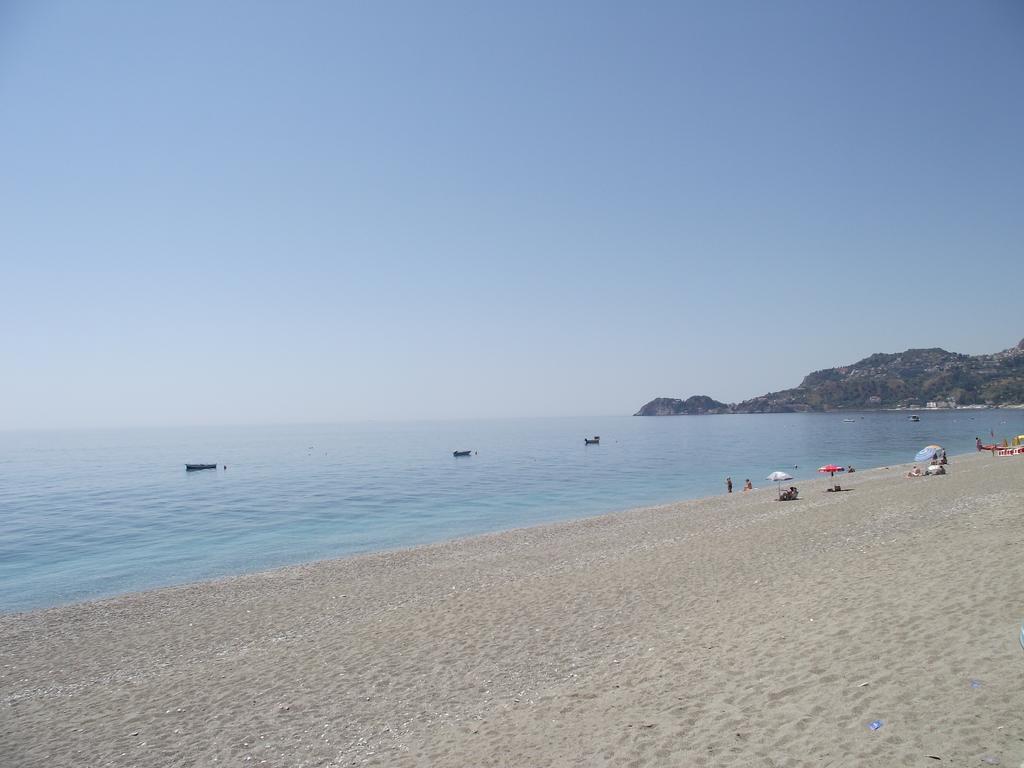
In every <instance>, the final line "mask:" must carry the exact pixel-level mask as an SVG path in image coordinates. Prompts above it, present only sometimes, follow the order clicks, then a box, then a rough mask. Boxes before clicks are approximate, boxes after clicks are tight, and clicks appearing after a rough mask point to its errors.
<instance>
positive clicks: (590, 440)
mask: <svg viewBox="0 0 1024 768" xmlns="http://www.w3.org/2000/svg"><path fill="white" fill-rule="evenodd" d="M583 444H584V445H600V444H601V436H600V435H594V436H593V437H584V438H583Z"/></svg>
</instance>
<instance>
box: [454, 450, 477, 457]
mask: <svg viewBox="0 0 1024 768" xmlns="http://www.w3.org/2000/svg"><path fill="white" fill-rule="evenodd" d="M471 453H472V451H452V456H469V454H471Z"/></svg>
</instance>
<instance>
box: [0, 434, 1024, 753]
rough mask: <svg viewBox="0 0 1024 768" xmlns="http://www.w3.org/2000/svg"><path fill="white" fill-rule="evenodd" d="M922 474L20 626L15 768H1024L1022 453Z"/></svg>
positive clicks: (611, 521)
mask: <svg viewBox="0 0 1024 768" xmlns="http://www.w3.org/2000/svg"><path fill="white" fill-rule="evenodd" d="M908 468H909V466H900V467H891V468H879V469H873V470H870V471H861V472H857V473H856V474H854V475H850V476H847V477H842V478H837V480H836V482H839V483H841V484H842V485H843V486H844V487H846V486H849V487H850V488H852V489H853V490H851V491H849V492H842V493H827V492H825V489H826V487H827V486H828V485H830V482H831V481H829V480H828V478H824V479H821V480H816V481H814V482H810V483H801V484H800V490H801V497H800V499H799V500H797V501H795V502H778V501H776V500H775V495H776V494H775V489H774V488H773V487H763V488H758V489H756V490H754V491H753V492H749V493H733V494H732V495H729V496H726V495H722V496H720V497H717V498H713V499H703V500H699V501H692V502H685V503H679V504H672V505H667V506H661V507H655V508H649V509H640V510H632V511H629V512H624V513H621V514H615V515H609V516H604V517H600V518H592V519H585V520H579V521H575V522H571V523H564V524H557V525H547V526H542V527H537V528H530V529H523V530H516V531H511V532H507V533H501V534H495V535H488V536H480V537H476V538H472V539H466V540H461V541H454V542H449V543H446V544H441V545H434V546H425V547H418V548H414V549H408V550H402V551H396V552H389V553H383V554H376V555H370V556H362V557H356V558H351V559H346V560H338V561H329V562H320V563H314V564H310V565H306V566H298V567H292V568H285V569H281V570H276V571H271V572H266V573H259V574H253V575H248V576H242V577H238V578H233V579H229V580H224V581H218V582H213V583H203V584H194V585H189V586H184V587H176V588H171V589H163V590H158V591H154V592H148V593H142V594H134V595H128V596H124V597H120V598H116V599H112V600H104V601H98V602H92V603H83V604H77V605H71V606H66V607H61V608H55V609H51V610H46V611H39V612H34V613H27V614H19V615H7V616H0V707H2V709H0V766H5V767H6V768H21V767H22V766H40V767H43V766H45V767H46V768H57V767H58V766H76V768H77V767H81V766H87V767H89V768H99V767H100V766H147V767H149V766H193V765H196V766H274V767H279V766H349V765H375V766H662V765H664V766H705V765H706V766H766V767H767V766H815V767H816V768H821V767H822V766H886V767H887V768H888V767H890V766H932V765H935V766H976V765H977V766H983V765H997V764H998V765H1004V766H1013V768H1018V766H1020V765H1021V764H1022V763H1024V649H1022V648H1021V646H1020V642H1019V636H1020V631H1021V621H1022V620H1024V557H1022V553H1024V457H1008V458H1001V457H994V456H991V455H990V454H987V453H986V454H978V455H972V456H964V457H954V458H953V459H952V460H951V464H950V467H949V469H950V473H949V474H948V475H946V476H944V477H925V478H914V479H908V478H905V477H904V474H905V473H906V471H907V469H908ZM762 483H763V485H765V486H768V485H769V484H768V483H767V482H765V481H762ZM872 725H875V726H876V727H874V728H872Z"/></svg>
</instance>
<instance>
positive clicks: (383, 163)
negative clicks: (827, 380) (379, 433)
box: [0, 0, 1024, 428]
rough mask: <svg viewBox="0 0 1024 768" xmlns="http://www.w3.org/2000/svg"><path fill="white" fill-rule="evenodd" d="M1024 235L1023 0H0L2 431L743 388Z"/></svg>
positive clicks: (584, 400) (835, 347)
mask: <svg viewBox="0 0 1024 768" xmlns="http://www.w3.org/2000/svg"><path fill="white" fill-rule="evenodd" d="M1022 246H1024V4H1021V3H1019V2H1012V1H1007V2H941V1H939V2H932V1H928V2H899V3H889V2H849V3H819V2H806V3H794V2H772V3H764V2H725V3H720V2H710V1H709V2H705V3H684V2H664V3H656V2H645V3H624V2H621V3H598V2H557V3H551V2H504V3H487V2H477V1H476V0H472V1H470V0H467V1H466V2H444V1H443V0H439V1H438V2H361V3H356V2H350V3H344V2H301V1H300V2H295V3H279V2H216V3H209V2H187V1H183V2H173V3H156V2H141V3H126V2H103V1H102V0H95V1H94V2H87V3H86V2H42V3H38V2H4V1H3V0H0V262H2V270H0V359H2V361H3V362H2V369H0V428H21V427H60V426H91V425H112V426H113V425H118V426H120V425H136V424H138V425H150V424H196V423H215V424H216V423H245V422H257V423H268V422H291V421H296V422H308V421H343V420H353V419H358V420H363V419H381V418H388V419H390V418H399V419H402V418H476V417H488V416H545V415H575V414H595V415H596V414H613V413H632V412H633V411H634V410H636V409H637V408H638V407H639V406H640V405H642V404H643V403H644V402H646V401H647V400H649V399H650V398H652V397H655V396H679V397H685V396H689V395H693V394H708V395H711V396H713V397H716V398H718V399H720V400H726V401H736V400H741V399H745V398H747V397H752V396H754V395H758V394H762V393H764V392H766V391H769V390H775V389H781V388H785V387H789V386H795V385H796V384H797V383H799V381H800V378H801V377H802V376H803V375H804V374H805V373H807V372H809V371H811V370H815V369H819V368H827V367H832V366H834V365H841V364H845V363H850V362H853V361H855V360H858V359H860V358H862V357H864V356H866V355H868V354H870V353H872V352H894V351H900V350H903V349H906V348H908V347H930V346H943V347H945V348H947V349H950V350H952V351H957V352H966V353H972V354H974V353H981V352H993V351H997V350H1000V349H1004V348H1006V347H1008V346H1011V345H1012V344H1015V343H1016V342H1017V341H1018V340H1019V339H1020V338H1021V336H1024V319H1022V318H1024V314H1022V309H1024V280H1022V278H1024V253H1022Z"/></svg>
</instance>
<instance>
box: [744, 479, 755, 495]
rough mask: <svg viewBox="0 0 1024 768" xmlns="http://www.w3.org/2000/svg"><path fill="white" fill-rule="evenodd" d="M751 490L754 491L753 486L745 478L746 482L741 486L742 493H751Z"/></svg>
mask: <svg viewBox="0 0 1024 768" xmlns="http://www.w3.org/2000/svg"><path fill="white" fill-rule="evenodd" d="M752 490H754V484H753V483H752V482H750V478H749V477H748V478H747V482H745V483H744V484H743V491H744V493H746V492H747V491H752Z"/></svg>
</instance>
